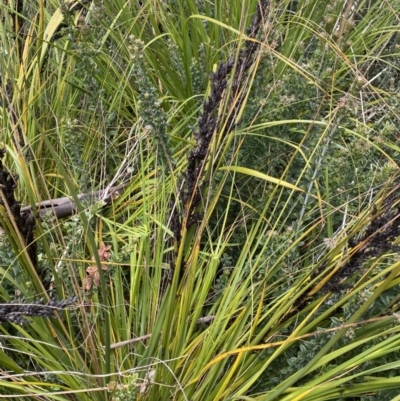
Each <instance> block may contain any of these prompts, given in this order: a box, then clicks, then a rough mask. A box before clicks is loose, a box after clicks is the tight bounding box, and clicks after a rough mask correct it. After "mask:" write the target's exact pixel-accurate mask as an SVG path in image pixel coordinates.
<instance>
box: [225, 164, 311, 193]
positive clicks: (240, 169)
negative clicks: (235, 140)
mask: <svg viewBox="0 0 400 401" xmlns="http://www.w3.org/2000/svg"><path fill="white" fill-rule="evenodd" d="M220 170H225V171H232V172H235V173H241V174H246V175H250V176H252V177H254V178H259V179H260V180H264V181H268V182H272V183H273V184H277V185H281V186H282V187H285V188H289V189H294V190H295V191H300V192H304V190H303V189H301V188H299V187H296V186H295V185H293V184H290V183H289V182H286V181H283V180H280V179H278V178H275V177H271V176H270V175H267V174H264V173H260V172H259V171H256V170H252V169H251V168H246V167H240V166H226V167H220Z"/></svg>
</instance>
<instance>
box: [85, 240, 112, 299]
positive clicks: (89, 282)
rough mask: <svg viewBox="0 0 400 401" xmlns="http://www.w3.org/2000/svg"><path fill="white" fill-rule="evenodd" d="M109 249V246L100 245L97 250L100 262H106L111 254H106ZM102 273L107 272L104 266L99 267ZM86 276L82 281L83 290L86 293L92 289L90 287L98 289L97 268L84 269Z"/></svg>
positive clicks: (98, 274) (98, 276)
mask: <svg viewBox="0 0 400 401" xmlns="http://www.w3.org/2000/svg"><path fill="white" fill-rule="evenodd" d="M110 249H111V245H108V246H106V245H105V244H104V242H102V243H101V244H100V248H99V249H98V253H99V257H100V260H101V261H102V262H108V259H109V258H110V256H111V253H110V252H108V251H109V250H110ZM92 260H95V258H94V256H92ZM101 268H102V270H103V271H106V270H108V267H107V266H106V265H101ZM86 274H87V276H86V277H85V278H84V279H83V288H84V290H86V291H89V290H91V289H92V286H93V285H95V286H96V287H98V286H99V285H100V273H99V272H98V269H97V266H96V265H93V266H89V267H88V268H87V269H86Z"/></svg>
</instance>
